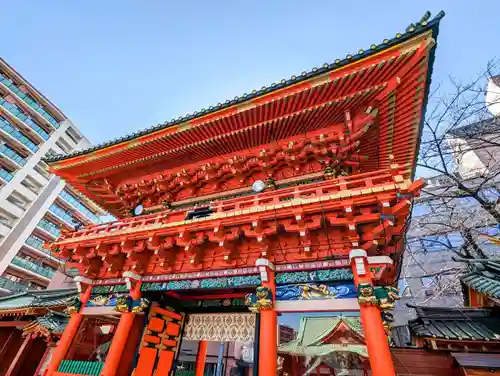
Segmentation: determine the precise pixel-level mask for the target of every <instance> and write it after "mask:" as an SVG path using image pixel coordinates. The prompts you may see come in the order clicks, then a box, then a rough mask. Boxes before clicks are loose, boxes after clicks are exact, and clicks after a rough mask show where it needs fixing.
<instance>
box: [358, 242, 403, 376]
mask: <svg viewBox="0 0 500 376" xmlns="http://www.w3.org/2000/svg"><path fill="white" fill-rule="evenodd" d="M349 257H350V260H351V266H352V272H353V274H354V283H355V284H356V288H357V287H358V286H359V284H360V283H365V284H369V285H373V283H372V275H371V272H370V268H369V266H368V260H367V257H366V251H364V250H362V249H353V250H352V251H351V253H350V255H349ZM359 312H360V316H361V322H362V324H363V331H364V333H365V341H366V347H367V349H368V355H369V357H370V366H371V369H372V375H373V376H395V375H396V372H395V371H394V364H393V363H392V356H391V351H390V349H389V342H388V341H387V336H386V335H385V331H384V325H383V323H382V316H381V314H380V310H379V308H378V307H377V305H374V304H362V303H360V305H359Z"/></svg>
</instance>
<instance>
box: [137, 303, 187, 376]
mask: <svg viewBox="0 0 500 376" xmlns="http://www.w3.org/2000/svg"><path fill="white" fill-rule="evenodd" d="M184 318H185V314H184V313H177V312H174V311H173V310H171V309H164V308H160V307H159V306H153V307H151V310H150V312H149V317H148V323H147V326H146V329H145V330H144V334H143V336H142V341H141V346H140V349H139V359H138V361H137V366H136V368H135V370H134V372H133V373H132V375H134V376H168V375H170V373H171V371H172V365H173V363H174V360H175V358H176V354H177V352H178V351H179V345H180V341H181V338H180V337H181V334H182V326H183V325H184Z"/></svg>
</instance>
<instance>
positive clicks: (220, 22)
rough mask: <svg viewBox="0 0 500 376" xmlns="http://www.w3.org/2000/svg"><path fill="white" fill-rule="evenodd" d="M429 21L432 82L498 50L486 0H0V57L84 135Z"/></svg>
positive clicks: (139, 121)
mask: <svg viewBox="0 0 500 376" xmlns="http://www.w3.org/2000/svg"><path fill="white" fill-rule="evenodd" d="M427 9H429V10H431V11H432V12H433V14H436V13H437V12H438V11H439V10H444V11H445V12H446V13H447V16H446V17H445V18H444V20H443V21H442V24H441V33H440V36H439V41H438V43H439V47H438V52H437V56H436V65H435V71H434V76H433V80H434V82H440V81H443V80H445V79H446V77H447V76H448V75H449V74H452V75H454V76H456V77H458V78H461V79H464V80H467V79H468V78H470V77H473V76H474V75H475V73H476V72H478V71H480V70H481V69H482V68H483V67H484V66H485V64H486V63H487V61H488V60H489V59H491V58H492V57H494V55H495V54H496V53H498V50H497V47H498V41H499V40H500V23H499V22H498V14H500V2H499V1H498V0H482V1H477V2H473V1H469V0H467V1H465V0H455V1H451V0H447V1H445V0H441V1H440V0H419V1H368V0H365V1H342V2H341V1H332V0H328V1H310V0H309V1H298V0H287V1H285V0H276V1H255V0H254V1H246V2H243V1H235V0H232V1H223V0H217V1H201V0H199V1H188V0H186V1H168V0H147V1H139V0H135V1H132V0H121V1H115V0H106V1H99V0H86V1H68V0H46V1H39V0H31V1H26V0H16V1H4V2H2V26H3V30H4V32H3V38H2V42H1V45H2V50H1V53H2V57H3V58H5V59H6V60H7V61H8V62H9V63H10V64H11V65H13V66H14V67H15V68H16V69H17V70H18V71H19V72H20V73H21V74H22V75H24V76H25V77H26V78H27V79H28V80H29V81H30V82H31V83H32V84H34V85H35V86H36V87H37V88H38V89H39V90H41V91H42V92H43V93H44V94H45V95H46V96H47V97H49V98H50V99H51V100H52V101H53V102H54V103H56V104H57V105H58V106H59V107H60V108H61V109H62V110H63V111H64V112H65V113H66V114H67V115H68V116H69V117H70V118H71V119H72V120H73V122H74V123H75V124H76V125H77V126H78V127H80V128H81V129H82V131H83V132H84V134H85V135H87V137H88V138H89V139H90V140H91V141H92V142H94V143H99V142H103V141H105V140H108V139H112V138H115V137H119V136H122V135H124V134H127V133H130V132H134V131H136V130H138V129H143V128H146V127H149V126H151V125H153V124H157V123H160V122H163V121H166V120H170V119H172V118H177V117H178V116H181V115H184V114H186V113H191V112H193V111H195V110H199V109H201V108H204V107H208V106H210V105H212V104H216V103H217V102H223V101H225V100H226V99H229V98H233V97H234V96H236V95H241V94H243V93H245V92H250V91H251V90H253V89H255V88H260V87H261V86H263V85H269V84H270V83H272V82H274V81H278V80H281V79H282V78H285V77H289V76H291V75H293V74H298V73H301V72H302V71H304V70H309V69H311V68H312V67H314V66H320V65H322V64H323V63H325V62H332V61H334V60H335V59H336V58H337V57H343V56H345V55H346V54H347V53H353V52H356V51H357V50H358V49H360V48H367V47H368V46H370V45H371V44H372V43H379V42H381V41H382V40H383V39H384V38H390V37H392V36H394V35H395V34H396V33H397V32H403V31H404V29H405V28H406V26H407V25H408V24H409V23H410V22H413V21H418V20H419V19H420V17H421V16H422V14H423V13H424V11H425V10H427Z"/></svg>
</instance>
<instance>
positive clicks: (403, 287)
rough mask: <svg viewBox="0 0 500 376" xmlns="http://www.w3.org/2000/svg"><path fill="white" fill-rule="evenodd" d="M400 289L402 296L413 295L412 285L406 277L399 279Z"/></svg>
mask: <svg viewBox="0 0 500 376" xmlns="http://www.w3.org/2000/svg"><path fill="white" fill-rule="evenodd" d="M398 289H399V293H400V294H401V296H406V297H408V296H412V293H411V290H410V285H409V284H408V280H407V279H406V278H400V279H399V281H398Z"/></svg>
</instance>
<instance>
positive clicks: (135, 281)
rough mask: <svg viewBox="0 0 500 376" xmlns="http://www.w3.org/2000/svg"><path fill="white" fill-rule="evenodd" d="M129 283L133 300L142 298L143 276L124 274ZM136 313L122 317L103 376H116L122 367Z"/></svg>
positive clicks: (130, 273)
mask: <svg viewBox="0 0 500 376" xmlns="http://www.w3.org/2000/svg"><path fill="white" fill-rule="evenodd" d="M123 276H124V277H125V280H126V282H127V287H128V289H129V291H130V296H131V297H132V299H139V298H140V297H141V276H139V275H137V274H135V273H132V272H125V273H123ZM135 316H136V313H134V312H123V313H122V314H121V316H120V322H119V323H118V327H117V328H116V331H115V333H114V335H113V341H112V342H111V346H110V347H109V351H108V354H107V355H106V361H105V363H104V368H103V370H102V373H101V376H115V375H116V373H117V371H118V368H119V366H120V360H121V358H122V354H123V351H124V350H125V347H126V345H127V341H128V339H129V334H130V333H131V330H132V325H133V323H134V319H135Z"/></svg>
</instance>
